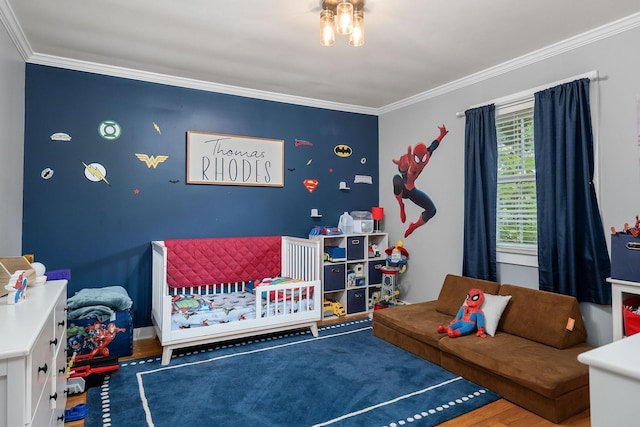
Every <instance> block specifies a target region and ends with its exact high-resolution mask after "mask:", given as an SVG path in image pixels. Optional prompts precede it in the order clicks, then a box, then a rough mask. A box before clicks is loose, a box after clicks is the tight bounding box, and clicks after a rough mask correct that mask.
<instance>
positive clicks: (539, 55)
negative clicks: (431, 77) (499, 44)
mask: <svg viewBox="0 0 640 427" xmlns="http://www.w3.org/2000/svg"><path fill="white" fill-rule="evenodd" d="M638 26H640V13H636V14H633V15H629V16H627V17H625V18H622V19H619V20H617V21H613V22H611V23H609V24H606V25H603V26H601V27H598V28H595V29H593V30H590V31H587V32H585V33H582V34H579V35H577V36H574V37H571V38H568V39H566V40H563V41H561V42H558V43H554V44H552V45H550V46H547V47H544V48H542V49H539V50H536V51H533V52H531V53H528V54H526V55H522V56H520V57H518V58H515V59H512V60H509V61H507V62H503V63H502V64H499V65H496V66H494V67H491V68H487V69H485V70H482V71H480V72H477V73H475V74H471V75H469V76H466V77H463V78H461V79H458V80H454V81H452V82H449V83H446V84H444V85H442V86H438V87H436V88H434V89H431V90H428V91H425V92H422V93H419V94H416V95H413V96H410V97H408V98H405V99H402V100H400V101H398V102H394V103H392V104H389V105H386V106H384V107H381V108H379V109H378V115H382V114H385V113H388V112H391V111H394V110H398V109H401V108H404V107H407V106H409V105H413V104H416V103H418V102H421V101H425V100H427V99H431V98H435V97H437V96H440V95H444V94H446V93H448V92H453V91H455V90H458V89H462V88H464V87H467V86H471V85H473V84H476V83H479V82H482V81H484V80H488V79H491V78H493V77H496V76H500V75H502V74H506V73H508V72H511V71H514V70H517V69H519V68H523V67H526V66H528V65H531V64H535V63H536V62H540V61H544V60H545V59H548V58H551V57H554V56H557V55H560V54H562V53H565V52H569V51H571V50H574V49H578V48H580V47H583V46H585V45H588V44H591V43H595V42H597V41H599V40H602V39H606V38H608V37H612V36H615V35H616V34H620V33H623V32H625V31H629V30H631V29H633V28H636V27H638Z"/></svg>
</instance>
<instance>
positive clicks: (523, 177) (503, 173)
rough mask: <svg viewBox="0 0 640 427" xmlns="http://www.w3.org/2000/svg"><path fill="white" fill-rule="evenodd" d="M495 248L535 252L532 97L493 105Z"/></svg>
mask: <svg viewBox="0 0 640 427" xmlns="http://www.w3.org/2000/svg"><path fill="white" fill-rule="evenodd" d="M496 129H497V136H498V189H497V190H498V191H497V206H496V208H497V220H496V226H497V233H496V239H497V241H496V246H497V249H498V251H502V252H514V253H522V254H532V255H533V254H535V253H537V234H538V233H537V228H538V227H537V213H536V209H537V207H536V167H535V152H534V142H533V98H530V99H527V100H526V101H522V102H518V103H514V104H511V105H506V106H501V107H497V108H496Z"/></svg>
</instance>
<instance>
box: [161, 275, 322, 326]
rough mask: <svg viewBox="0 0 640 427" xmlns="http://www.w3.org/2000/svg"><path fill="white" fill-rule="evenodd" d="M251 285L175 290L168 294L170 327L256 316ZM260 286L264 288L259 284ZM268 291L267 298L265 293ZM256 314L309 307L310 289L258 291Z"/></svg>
mask: <svg viewBox="0 0 640 427" xmlns="http://www.w3.org/2000/svg"><path fill="white" fill-rule="evenodd" d="M292 281H293V280H292V279H287V278H274V279H262V280H260V281H256V284H255V287H258V286H264V287H268V285H269V284H281V283H288V282H292ZM254 289H255V288H254V286H247V290H243V291H236V292H229V293H215V294H178V295H175V296H173V298H172V309H171V329H174V330H175V329H186V328H196V327H203V326H210V325H214V324H218V323H229V322H235V321H241V320H248V319H255V318H256V296H255V294H254V293H253V290H254ZM263 289H264V288H263ZM267 294H268V295H269V298H268V299H269V301H266V296H267ZM261 295H262V296H263V297H264V300H265V301H264V302H263V303H262V304H261V311H262V312H261V313H260V317H270V316H275V315H278V314H282V313H297V312H298V311H311V310H313V292H309V295H307V292H306V291H304V290H302V291H301V290H295V289H294V290H286V291H285V292H284V293H283V292H282V291H271V292H268V293H266V292H262V293H261Z"/></svg>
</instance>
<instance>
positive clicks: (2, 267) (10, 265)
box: [0, 256, 36, 296]
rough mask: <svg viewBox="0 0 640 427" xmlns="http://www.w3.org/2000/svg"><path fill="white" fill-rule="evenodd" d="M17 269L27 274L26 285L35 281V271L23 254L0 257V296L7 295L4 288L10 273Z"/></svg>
mask: <svg viewBox="0 0 640 427" xmlns="http://www.w3.org/2000/svg"><path fill="white" fill-rule="evenodd" d="M17 270H24V271H25V273H26V276H27V286H28V285H32V284H33V283H34V282H35V281H36V271H35V270H34V269H33V268H31V264H29V261H27V259H26V258H25V257H23V256H13V257H0V296H4V295H7V293H8V292H7V290H6V289H5V288H4V287H5V285H7V284H8V283H9V279H10V278H11V275H12V274H13V273H15V272H16V271H17Z"/></svg>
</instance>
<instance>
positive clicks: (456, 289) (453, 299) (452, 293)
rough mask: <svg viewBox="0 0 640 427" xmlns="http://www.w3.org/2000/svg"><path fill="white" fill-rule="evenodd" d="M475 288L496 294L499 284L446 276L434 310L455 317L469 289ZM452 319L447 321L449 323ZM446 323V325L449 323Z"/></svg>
mask: <svg viewBox="0 0 640 427" xmlns="http://www.w3.org/2000/svg"><path fill="white" fill-rule="evenodd" d="M473 288H477V289H480V290H481V291H482V292H484V293H485V294H494V295H495V294H497V293H498V290H499V289H500V284H499V283H496V282H491V281H488V280H481V279H472V278H470V277H462V276H456V275H454V274H447V277H445V278H444V283H443V284H442V288H441V289H440V295H439V296H438V300H437V303H436V310H438V311H439V312H440V313H443V314H448V315H449V316H455V315H456V314H457V313H458V310H459V309H460V307H461V306H462V304H464V301H465V299H466V298H467V292H469V289H473ZM451 320H453V318H451V319H449V322H450V321H451ZM449 322H446V323H449Z"/></svg>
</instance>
